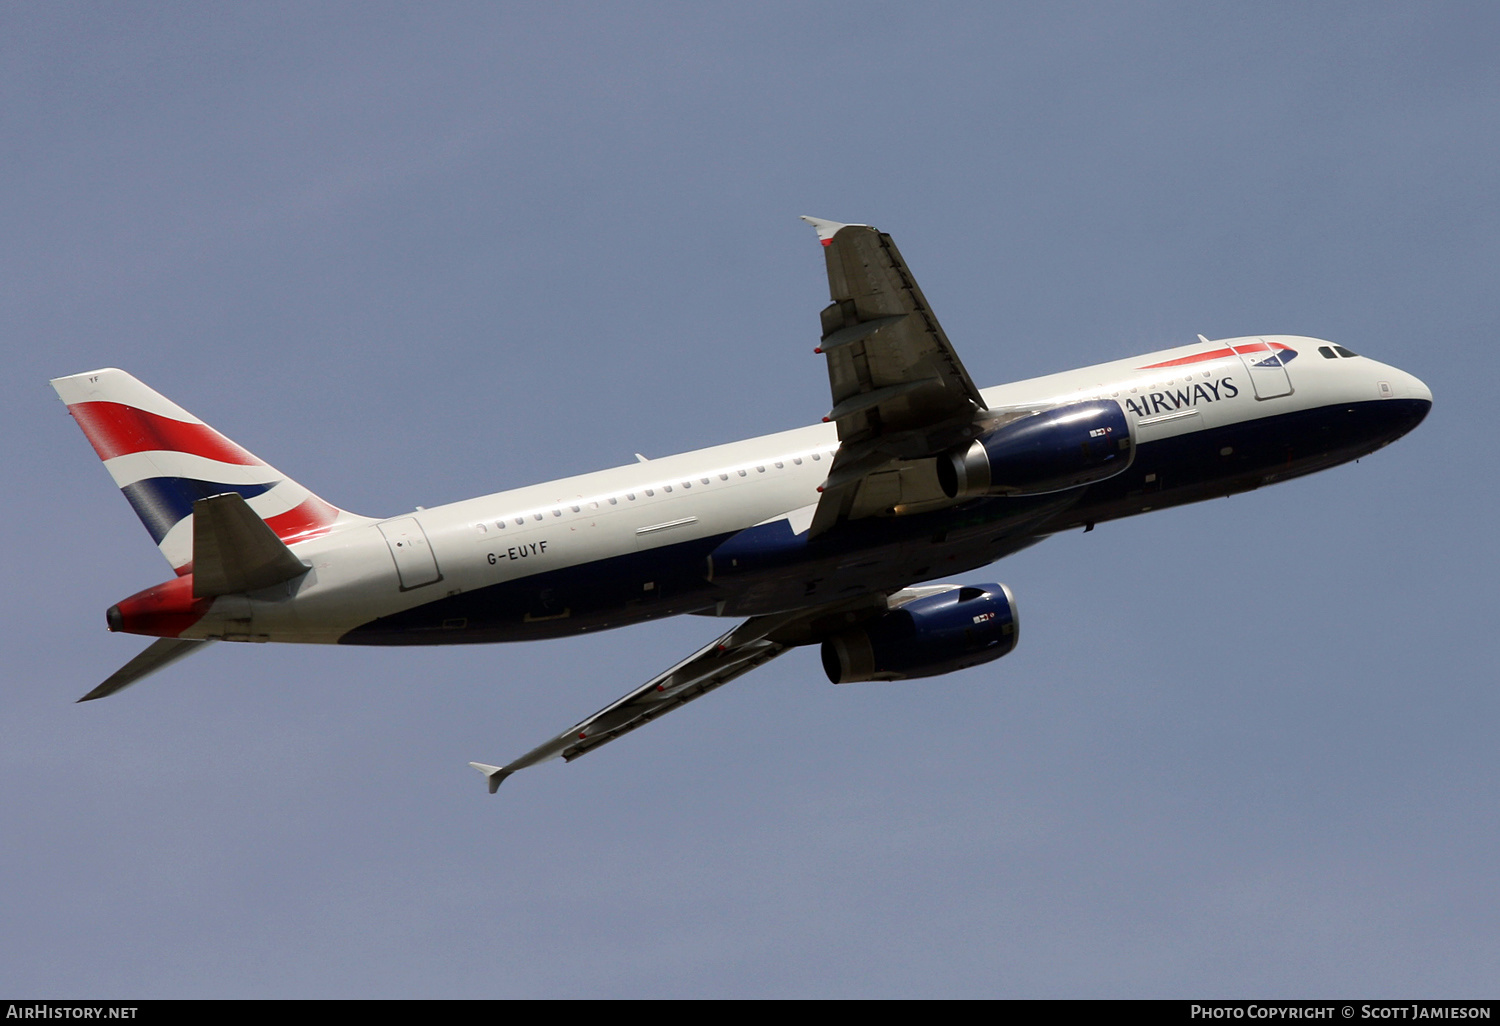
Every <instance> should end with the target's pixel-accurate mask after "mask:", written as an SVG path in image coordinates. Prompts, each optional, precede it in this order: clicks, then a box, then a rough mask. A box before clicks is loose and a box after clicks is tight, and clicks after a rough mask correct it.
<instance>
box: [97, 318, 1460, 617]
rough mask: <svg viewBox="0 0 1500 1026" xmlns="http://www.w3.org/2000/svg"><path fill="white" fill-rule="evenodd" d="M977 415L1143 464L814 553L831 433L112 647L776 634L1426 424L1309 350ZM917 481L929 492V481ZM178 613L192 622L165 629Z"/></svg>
mask: <svg viewBox="0 0 1500 1026" xmlns="http://www.w3.org/2000/svg"><path fill="white" fill-rule="evenodd" d="M1343 352H1347V351H1343ZM1287 354H1290V355H1287ZM1273 357H1274V358H1273ZM982 395H983V398H984V401H985V403H986V404H987V405H988V406H989V408H990V409H991V410H994V411H1004V410H1009V409H1045V408H1048V407H1055V406H1062V405H1065V404H1069V403H1077V402H1081V401H1084V400H1091V399H1102V400H1112V401H1114V402H1117V403H1118V404H1119V405H1120V407H1121V410H1122V411H1123V413H1124V416H1125V417H1126V418H1127V420H1128V422H1129V426H1130V431H1131V433H1132V437H1133V439H1134V444H1135V451H1134V457H1133V460H1132V461H1131V462H1130V464H1129V466H1128V468H1127V469H1125V470H1124V471H1123V472H1121V473H1117V474H1115V475H1114V476H1112V477H1109V478H1108V479H1106V480H1102V481H1099V482H1097V483H1093V484H1088V485H1085V486H1081V487H1075V488H1066V489H1062V490H1059V491H1053V492H1047V493H1044V494H1037V495H1000V496H983V497H977V498H968V499H964V498H961V497H960V498H958V499H952V500H944V499H943V498H942V497H941V496H939V497H938V498H937V499H936V500H934V499H933V498H932V491H931V489H930V488H929V489H928V491H927V492H924V493H922V494H923V495H924V496H925V497H924V498H920V499H919V501H916V502H907V501H905V498H906V497H905V496H902V495H897V494H893V495H892V496H891V499H892V501H891V503H890V505H889V507H888V508H885V509H881V510H878V511H875V512H874V513H873V514H871V515H866V516H864V517H862V518H860V519H854V520H851V521H849V522H848V523H847V524H844V525H843V526H842V527H841V529H840V530H839V531H837V532H831V533H829V534H825V535H820V536H816V537H810V534H811V532H809V531H808V525H809V523H810V521H811V519H812V516H813V511H814V509H815V507H816V505H817V503H818V501H819V492H820V485H822V484H823V483H824V482H825V480H826V479H827V478H828V474H829V469H830V466H831V464H832V462H833V458H834V454H835V452H836V450H837V449H838V448H839V438H838V435H837V432H836V428H835V426H834V425H833V424H818V425H814V426H811V427H805V428H800V429H796V430H792V431H784V432H780V433H778V434H772V435H766V436H762V437H759V438H753V439H749V440H746V441H742V442H735V443H731V444H728V445H719V446H714V447H712V448H707V449H699V450H696V451H692V452H685V453H681V454H679V455H675V456H668V457H663V458H660V459H653V460H649V461H644V462H637V463H632V464H627V465H625V466H621V467H615V468H612V469H609V470H602V471H598V472H595V473H590V474H583V475H579V476H576V477H569V478H563V479H561V480H557V481H551V482H547V483H545V484H539V485H533V486H530V487H526V488H518V489H514V490H510V491H504V492H497V493H495V494H492V495H485V496H481V497H479V498H474V499H468V500H465V501H462V502H456V503H452V504H449V505H445V506H437V507H433V508H431V509H421V510H417V511H414V512H412V513H409V514H404V515H401V516H398V517H394V518H391V519H389V520H385V521H380V522H377V523H370V524H367V525H359V526H354V527H348V528H344V529H342V530H337V531H333V532H330V533H327V534H324V535H322V536H319V537H314V538H311V539H309V540H306V541H302V542H300V543H294V544H292V546H291V548H292V551H293V552H295V554H296V555H297V556H298V557H299V558H300V559H302V560H303V561H305V562H306V563H307V564H309V565H310V566H311V568H312V569H311V570H310V571H309V572H307V573H306V574H304V575H302V576H300V577H298V578H296V579H294V580H291V581H288V582H285V583H283V584H278V585H276V586H274V587H271V588H266V589H263V590H260V591H256V592H251V593H249V594H239V595H222V596H218V597H216V598H212V599H201V598H200V599H197V600H194V601H192V602H191V603H189V605H190V607H191V609H188V608H181V607H183V594H184V592H183V589H184V587H189V588H190V586H184V585H183V584H182V583H181V582H182V581H183V580H184V579H183V578H179V581H178V582H169V584H168V585H164V586H162V588H165V589H171V588H173V587H174V586H175V588H176V591H177V593H178V594H177V595H176V597H175V598H172V597H170V596H166V597H163V596H160V595H158V596H157V601H156V605H154V606H151V607H150V611H147V610H146V607H145V606H143V605H142V604H141V603H140V602H137V599H139V598H140V596H136V597H133V598H132V599H130V600H126V601H125V602H123V603H121V605H120V606H118V607H116V609H115V610H112V613H111V625H112V627H115V628H116V629H121V630H125V631H130V632H134V633H143V634H155V635H159V636H167V637H179V638H183V639H190V638H191V639H224V640H242V641H291V642H311V643H342V644H364V645H413V644H455V643H475V642H496V641H521V640H530V639H536V638H547V637H558V636H564V635H570V634H576V633H580V632H584V631H592V630H600V629H605V628H611V627H619V626H624V625H627V624H631V623H636V622H640V621H643V620H647V619H652V618H656V617H662V616H669V615H674V614H679V613H701V614H707V615H720V616H735V617H744V616H756V615H766V614H774V613H779V612H782V611H786V610H794V609H798V608H802V607H808V606H816V605H821V604H825V603H829V602H835V601H838V600H841V599H844V598H848V597H851V596H856V595H860V594H864V593H875V592H886V593H889V592H891V591H894V590H896V589H900V588H902V587H904V586H906V585H908V584H910V583H912V582H917V581H924V580H932V579H936V578H941V577H947V576H950V575H953V574H956V573H961V572H964V571H968V570H971V569H974V568H976V567H980V566H984V565H986V564H988V563H990V562H993V561H994V560H996V559H998V558H1000V557H1002V556H1004V555H1006V554H1008V553H1010V552H1014V551H1016V550H1018V549H1020V548H1023V547H1025V546H1027V545H1029V544H1033V543H1034V542H1035V541H1037V540H1039V539H1041V538H1043V537H1046V536H1047V535H1051V534H1055V533H1057V532H1059V531H1065V530H1069V529H1073V528H1079V527H1086V526H1091V525H1093V524H1095V523H1100V522H1103V521H1107V520H1112V519H1116V518H1119V517H1125V516H1132V515H1135V514H1138V513H1144V512H1148V511H1151V510H1156V509H1163V508H1167V507H1170V506H1176V505H1180V504H1182V503H1187V502H1195V501H1198V500H1201V499H1208V498H1214V497H1218V496H1224V495H1229V494H1233V493H1235V492H1241V491H1247V490H1250V489H1253V488H1256V487H1259V486H1261V485H1264V484H1268V483H1272V482H1276V481H1282V480H1286V479H1288V478H1291V477H1296V476H1299V475H1301V474H1306V473H1310V472H1313V471H1316V470H1320V469H1323V468H1325V467H1330V466H1333V465H1336V464H1339V463H1343V462H1346V461H1349V460H1353V459H1356V458H1358V457H1360V456H1363V455H1365V454H1367V453H1369V452H1372V451H1373V450H1375V449H1378V448H1380V447H1381V446H1383V445H1386V444H1388V443H1389V442H1391V441H1393V440H1395V439H1396V438H1398V437H1400V436H1401V435H1403V434H1405V433H1406V432H1407V431H1409V430H1410V429H1411V428H1413V427H1414V426H1415V425H1416V424H1417V423H1419V422H1420V421H1421V419H1422V418H1423V417H1424V416H1425V414H1426V412H1427V410H1428V409H1429V407H1430V405H1431V395H1430V393H1429V392H1428V390H1427V389H1426V387H1425V386H1424V385H1423V384H1422V383H1421V382H1420V381H1418V380H1417V379H1416V378H1414V377H1412V376H1411V375H1409V374H1407V373H1405V372H1403V371H1400V370H1398V369H1396V368H1394V367H1390V366H1387V365H1384V364H1381V363H1377V362H1376V361H1374V360H1371V359H1369V358H1367V357H1362V356H1353V355H1349V356H1343V355H1340V353H1339V352H1335V347H1333V346H1332V344H1331V343H1327V342H1323V341H1320V340H1317V339H1309V338H1301V337H1296V336H1257V337H1250V338H1240V339H1231V340H1221V341H1215V342H1205V341H1199V342H1196V343H1194V344H1192V345H1189V346H1183V347H1179V348H1175V349H1169V350H1164V351H1161V352H1156V353H1150V354H1147V355H1145V356H1142V357H1137V358H1134V359H1129V360H1120V361H1115V362H1113V363H1107V364H1100V365H1098V366H1094V367H1086V368H1083V369H1080V370H1073V371H1067V372H1063V373H1059V374H1052V375H1048V376H1045V377H1040V378H1033V379H1030V380H1026V381H1019V382H1015V383H1012V384H1008V385H1001V386H998V387H995V388H989V389H985V390H983V393H982ZM913 470H914V472H913V478H914V480H915V481H916V484H915V487H918V488H919V489H920V488H921V487H923V483H924V481H925V478H923V474H926V473H930V471H927V470H924V469H923V468H921V467H917V468H913ZM160 590H161V589H148V591H155V592H159V591H160ZM145 594H147V593H142V595H145ZM131 603H136V604H135V605H131ZM169 607H170V608H171V609H174V610H176V612H175V614H174V616H172V617H170V618H166V619H164V618H162V617H161V616H159V615H157V612H158V611H159V610H161V609H164V608H169ZM120 610H123V611H124V612H123V613H121V612H120ZM188 621H191V622H188Z"/></svg>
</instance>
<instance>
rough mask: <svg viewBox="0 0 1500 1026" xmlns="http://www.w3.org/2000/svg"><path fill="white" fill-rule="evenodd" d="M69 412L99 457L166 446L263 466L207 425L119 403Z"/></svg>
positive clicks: (78, 406)
mask: <svg viewBox="0 0 1500 1026" xmlns="http://www.w3.org/2000/svg"><path fill="white" fill-rule="evenodd" d="M68 412H69V413H71V414H73V419H74V420H76V421H78V426H79V427H81V428H83V433H84V434H85V435H87V436H88V440H89V444H90V445H92V446H93V447H94V451H95V452H96V453H98V454H99V458H100V459H101V460H108V459H113V458H114V457H116V456H126V455H128V454H130V453H133V452H154V451H157V450H161V449H165V450H168V451H170V452H185V453H189V454H190V455H193V456H202V457H203V458H204V459H210V460H218V461H219V462H220V463H234V464H238V465H239V466H242V467H261V466H265V464H263V463H262V462H261V461H260V460H258V459H256V458H255V457H254V456H253V455H251V454H250V453H249V452H248V451H247V450H245V449H241V448H240V447H239V446H238V445H235V444H234V443H233V442H231V441H230V440H229V439H227V438H225V437H224V436H223V435H221V434H219V433H218V432H217V431H215V430H214V429H213V428H211V427H209V426H208V425H207V424H187V423H184V422H183V421H180V420H172V419H171V418H170V417H161V416H158V415H156V414H154V413H147V412H146V411H145V410H138V409H136V408H135V407H134V406H125V405H122V404H120V403H106V402H90V403H77V404H75V405H73V406H69V407H68Z"/></svg>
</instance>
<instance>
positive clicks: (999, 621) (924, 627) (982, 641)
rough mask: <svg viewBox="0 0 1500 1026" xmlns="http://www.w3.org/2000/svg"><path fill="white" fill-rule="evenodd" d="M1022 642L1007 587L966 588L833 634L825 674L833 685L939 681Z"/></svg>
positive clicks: (825, 653) (825, 652)
mask: <svg viewBox="0 0 1500 1026" xmlns="http://www.w3.org/2000/svg"><path fill="white" fill-rule="evenodd" d="M1019 637H1020V623H1019V620H1018V617H1017V614H1016V600H1015V596H1014V595H1012V594H1011V592H1010V589H1009V588H1007V587H1006V586H1005V585H1003V584H981V585H977V586H965V587H962V588H954V589H953V590H952V591H946V592H943V593H942V594H939V595H928V596H926V597H924V598H918V599H913V600H912V601H910V602H908V603H906V604H905V605H903V606H901V607H899V608H897V609H893V610H891V611H890V612H888V613H886V614H885V615H884V616H881V617H880V618H879V619H877V620H873V621H871V622H870V623H867V624H865V625H864V626H862V627H856V628H854V629H852V630H847V631H844V632H842V633H840V634H835V635H833V636H832V637H830V638H828V639H827V640H825V641H824V642H823V670H824V672H825V673H827V674H828V679H829V680H831V681H832V682H833V683H835V684H850V683H853V682H855V681H862V680H911V679H913V678H916V677H935V676H937V675H938V674H941V673H952V672H953V671H954V670H963V669H967V668H968V667H970V666H978V665H980V664H981V663H987V662H990V661H991V660H994V659H999V658H1000V657H1001V656H1003V655H1006V654H1007V653H1009V652H1010V651H1011V650H1012V649H1014V648H1015V647H1016V641H1017V639H1018V638H1019Z"/></svg>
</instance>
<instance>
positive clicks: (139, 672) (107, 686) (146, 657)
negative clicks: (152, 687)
mask: <svg viewBox="0 0 1500 1026" xmlns="http://www.w3.org/2000/svg"><path fill="white" fill-rule="evenodd" d="M207 644H208V642H207V641H195V640H192V639H183V638H158V639H157V640H156V641H153V642H152V643H151V644H150V645H148V646H147V647H146V650H145V651H144V652H142V653H141V654H140V655H138V656H136V657H135V658H134V659H132V660H130V662H128V663H126V664H125V665H124V666H122V667H120V668H119V669H118V670H116V671H115V672H114V673H112V674H110V677H109V679H108V680H106V681H105V682H104V683H103V684H100V685H99V686H98V687H97V688H95V689H94V690H92V691H90V692H89V693H88V694H86V695H84V696H83V697H82V698H80V699H79V701H80V702H92V701H93V700H94V699H96V698H104V697H106V696H108V695H112V694H114V693H115V692H116V691H119V690H120V689H121V688H126V687H129V686H130V685H132V684H134V683H135V682H136V681H138V680H140V679H141V678H142V677H145V676H147V675H148V674H152V673H155V672H156V671H157V670H160V669H161V668H162V667H164V666H168V665H170V664H172V663H175V662H176V661H177V660H179V659H181V658H182V657H183V656H187V655H192V654H193V653H194V652H196V651H198V649H200V648H202V647H203V646H204V645H207Z"/></svg>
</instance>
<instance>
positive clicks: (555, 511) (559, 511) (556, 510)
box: [552, 509, 562, 517]
mask: <svg viewBox="0 0 1500 1026" xmlns="http://www.w3.org/2000/svg"><path fill="white" fill-rule="evenodd" d="M552 515H553V516H555V517H560V516H562V510H560V509H555V510H553V511H552Z"/></svg>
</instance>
